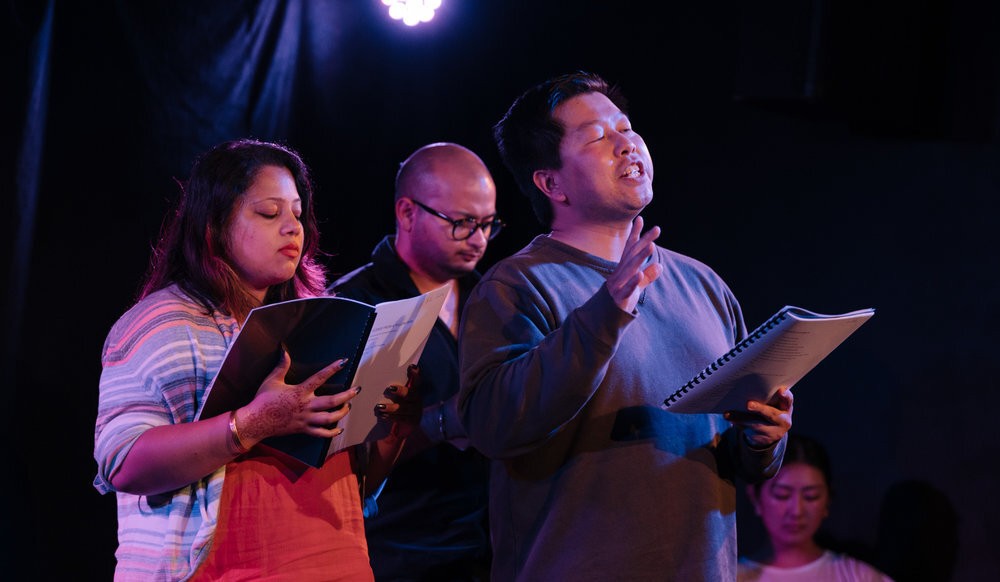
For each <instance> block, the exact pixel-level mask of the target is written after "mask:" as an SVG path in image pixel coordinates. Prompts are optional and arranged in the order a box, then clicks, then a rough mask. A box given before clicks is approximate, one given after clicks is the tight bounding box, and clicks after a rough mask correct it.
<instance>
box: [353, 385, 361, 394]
mask: <svg viewBox="0 0 1000 582" xmlns="http://www.w3.org/2000/svg"><path fill="white" fill-rule="evenodd" d="M359 392H361V386H357V387H355V388H354V393H355V394H357V393H359Z"/></svg>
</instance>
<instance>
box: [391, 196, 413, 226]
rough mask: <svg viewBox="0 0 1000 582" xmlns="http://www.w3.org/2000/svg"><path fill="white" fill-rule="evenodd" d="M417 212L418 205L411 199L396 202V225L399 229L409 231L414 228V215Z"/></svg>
mask: <svg viewBox="0 0 1000 582" xmlns="http://www.w3.org/2000/svg"><path fill="white" fill-rule="evenodd" d="M416 212H417V205H416V204H414V203H413V200H410V199H409V198H405V197H404V198H400V199H399V200H396V225H397V228H399V229H401V230H405V231H409V230H410V229H411V228H413V215H414V214H416Z"/></svg>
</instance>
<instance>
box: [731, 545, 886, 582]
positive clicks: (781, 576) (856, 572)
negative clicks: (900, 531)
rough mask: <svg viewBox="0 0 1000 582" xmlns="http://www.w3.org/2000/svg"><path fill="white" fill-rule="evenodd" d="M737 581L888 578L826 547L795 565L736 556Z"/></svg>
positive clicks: (881, 581)
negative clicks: (738, 558)
mask: <svg viewBox="0 0 1000 582" xmlns="http://www.w3.org/2000/svg"><path fill="white" fill-rule="evenodd" d="M736 580H737V581H738V582H803V581H806V580H808V581H809V582H892V578H889V577H888V576H886V575H885V574H883V573H882V572H879V571H878V570H877V569H875V568H874V567H873V566H871V565H869V564H867V563H865V562H862V561H861V560H856V559H854V558H851V557H849V556H845V555H843V554H838V553H836V552H831V551H830V550H826V551H824V552H823V555H822V556H820V557H819V558H817V559H816V560H814V561H812V562H810V563H808V564H806V565H804V566H797V567H795V568H775V567H773V566H765V565H763V564H760V563H757V562H754V561H753V560H750V559H748V558H740V561H739V564H738V565H737V576H736Z"/></svg>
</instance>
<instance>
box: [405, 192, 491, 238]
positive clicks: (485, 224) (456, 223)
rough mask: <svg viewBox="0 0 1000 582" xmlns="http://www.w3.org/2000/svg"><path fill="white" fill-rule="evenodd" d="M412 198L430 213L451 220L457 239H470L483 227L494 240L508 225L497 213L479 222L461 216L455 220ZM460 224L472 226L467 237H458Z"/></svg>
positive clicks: (452, 230)
mask: <svg viewBox="0 0 1000 582" xmlns="http://www.w3.org/2000/svg"><path fill="white" fill-rule="evenodd" d="M410 200H411V201H413V203H414V204H416V205H417V206H419V207H420V208H423V209H424V211H426V212H427V213H428V214H433V215H434V216H436V217H438V218H440V219H441V220H445V221H447V222H450V223H451V238H453V239H455V240H468V239H470V238H472V237H473V236H474V235H475V234H476V231H477V230H480V229H482V231H483V233H484V234H486V240H493V239H494V238H495V237H496V236H497V235H498V234H500V230H501V229H502V228H503V227H504V226H506V224H504V221H502V220H500V217H498V216H495V215H494V216H493V218H492V219H490V220H485V221H483V222H479V221H478V220H476V219H475V218H459V219H458V220H454V219H452V218H451V217H449V216H448V215H447V214H445V213H443V212H439V211H437V210H434V209H433V208H431V207H430V206H427V205H426V204H424V203H423V202H421V201H419V200H413V199H412V198H410ZM460 226H463V227H466V228H469V227H471V228H472V230H470V231H469V235H468V236H466V237H465V238H458V235H457V234H456V233H457V232H458V227H460Z"/></svg>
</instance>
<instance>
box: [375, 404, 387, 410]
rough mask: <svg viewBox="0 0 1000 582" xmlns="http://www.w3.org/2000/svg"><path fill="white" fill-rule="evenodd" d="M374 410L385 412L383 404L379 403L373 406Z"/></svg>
mask: <svg viewBox="0 0 1000 582" xmlns="http://www.w3.org/2000/svg"><path fill="white" fill-rule="evenodd" d="M375 409H376V410H385V404H382V403H379V404H376V405H375Z"/></svg>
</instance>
